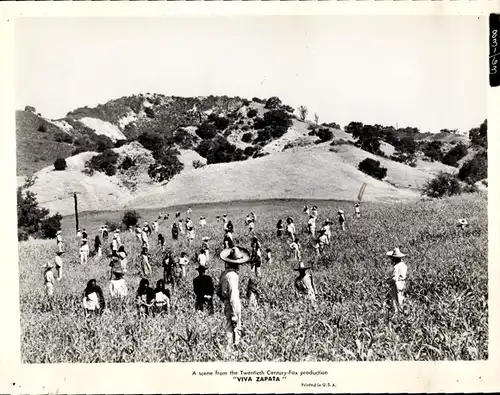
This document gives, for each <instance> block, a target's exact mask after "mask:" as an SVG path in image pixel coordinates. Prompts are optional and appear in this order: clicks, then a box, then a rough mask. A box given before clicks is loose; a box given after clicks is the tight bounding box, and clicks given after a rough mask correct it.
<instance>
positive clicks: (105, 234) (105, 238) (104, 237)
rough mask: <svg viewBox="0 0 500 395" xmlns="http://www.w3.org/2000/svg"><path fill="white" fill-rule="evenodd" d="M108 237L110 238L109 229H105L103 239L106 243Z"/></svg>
mask: <svg viewBox="0 0 500 395" xmlns="http://www.w3.org/2000/svg"><path fill="white" fill-rule="evenodd" d="M108 236H109V233H108V230H107V229H104V230H103V231H102V239H103V240H104V241H106V240H108Z"/></svg>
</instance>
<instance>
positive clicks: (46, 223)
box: [40, 213, 62, 239]
mask: <svg viewBox="0 0 500 395" xmlns="http://www.w3.org/2000/svg"><path fill="white" fill-rule="evenodd" d="M61 220H62V215H61V214H59V213H56V214H54V215H52V216H50V217H47V218H45V219H43V220H42V222H41V223H40V235H41V237H42V238H44V239H53V238H55V237H56V233H57V231H58V230H59V229H61Z"/></svg>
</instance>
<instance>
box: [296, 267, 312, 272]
mask: <svg viewBox="0 0 500 395" xmlns="http://www.w3.org/2000/svg"><path fill="white" fill-rule="evenodd" d="M310 268H311V266H305V267H296V268H295V269H293V270H295V271H296V272H298V271H300V270H308V269H310Z"/></svg>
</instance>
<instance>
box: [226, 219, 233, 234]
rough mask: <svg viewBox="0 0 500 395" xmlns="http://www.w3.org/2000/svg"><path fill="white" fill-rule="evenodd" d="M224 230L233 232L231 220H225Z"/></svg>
mask: <svg viewBox="0 0 500 395" xmlns="http://www.w3.org/2000/svg"><path fill="white" fill-rule="evenodd" d="M226 230H228V231H229V232H231V233H233V232H234V226H233V223H232V222H231V221H227V224H226Z"/></svg>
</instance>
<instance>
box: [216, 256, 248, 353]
mask: <svg viewBox="0 0 500 395" xmlns="http://www.w3.org/2000/svg"><path fill="white" fill-rule="evenodd" d="M220 258H221V259H222V260H223V261H224V262H225V264H226V270H224V271H223V272H222V274H221V276H220V279H219V286H218V289H217V295H218V296H219V297H220V298H221V300H222V301H223V302H224V315H225V316H226V337H227V340H228V346H230V345H231V344H234V345H235V346H236V345H238V344H239V342H240V336H241V301H240V293H239V276H238V269H239V265H241V264H243V263H247V262H248V261H250V253H249V252H248V251H247V250H246V249H244V248H241V247H233V248H226V249H224V250H223V251H222V252H221V253H220Z"/></svg>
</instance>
